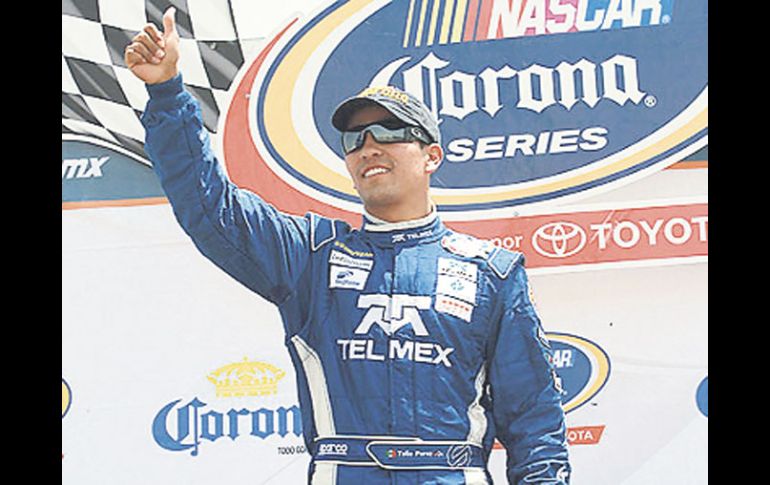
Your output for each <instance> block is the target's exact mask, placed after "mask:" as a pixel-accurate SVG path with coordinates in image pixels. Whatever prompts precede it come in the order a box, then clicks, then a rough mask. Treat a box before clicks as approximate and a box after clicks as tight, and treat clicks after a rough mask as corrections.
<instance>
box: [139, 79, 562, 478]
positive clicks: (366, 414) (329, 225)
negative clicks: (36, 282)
mask: <svg viewBox="0 0 770 485" xmlns="http://www.w3.org/2000/svg"><path fill="white" fill-rule="evenodd" d="M147 90H148V92H149V94H150V101H149V102H148V105H147V109H146V111H145V113H144V115H143V118H142V123H143V124H144V126H145V128H146V151H147V153H148V155H149V156H150V158H151V160H152V161H153V164H154V167H155V170H156V172H157V174H158V176H159V178H160V181H161V184H162V186H163V189H164V190H165V192H166V194H167V196H168V199H169V201H170V202H171V205H172V207H173V211H174V214H175V217H176V218H177V220H178V222H179V223H180V225H181V226H182V228H183V229H184V231H185V232H186V233H187V234H188V235H189V236H190V237H191V238H192V240H193V242H194V243H195V245H196V246H197V248H198V249H199V250H200V251H201V252H202V253H203V254H204V255H205V256H206V257H207V258H208V259H210V260H211V261H212V262H213V263H214V264H216V265H217V266H218V267H220V268H221V269H222V270H224V271H225V272H227V273H228V274H229V275H231V276H232V277H233V278H235V279H236V280H237V281H239V282H240V283H242V284H243V285H245V286H246V287H248V288H249V289H251V290H253V291H254V292H256V293H257V294H259V295H260V296H262V297H263V298H266V299H267V300H269V301H271V302H273V303H274V304H275V305H277V306H278V309H279V310H280V314H281V317H282V319H283V325H284V329H285V333H286V340H285V343H286V346H287V348H288V351H289V354H290V355H291V359H292V362H293V364H294V367H295V370H296V376H297V390H298V396H299V402H300V408H301V409H302V424H303V430H304V439H305V443H306V445H307V448H308V450H309V451H310V453H311V454H312V456H313V459H312V460H311V463H310V469H309V478H308V480H309V483H313V484H316V483H318V484H359V483H366V484H367V485H378V484H389V485H392V484H465V483H467V484H484V483H491V482H492V479H491V476H490V474H489V472H488V470H487V468H486V463H487V460H488V458H489V455H490V452H491V450H492V445H493V441H494V438H495V437H497V438H498V439H499V440H500V442H502V444H503V445H504V446H505V448H506V450H507V475H508V479H509V481H510V483H513V484H530V483H541V484H545V483H548V484H566V483H569V473H570V465H569V461H568V455H567V447H566V440H565V431H566V428H565V421H564V413H563V410H562V407H561V400H560V392H561V390H560V387H559V384H558V379H557V377H556V374H555V373H554V370H553V366H552V364H551V355H552V354H551V349H550V347H549V344H548V341H547V340H546V338H545V335H544V333H543V330H542V327H541V324H540V320H539V318H538V316H537V314H536V312H535V309H534V307H533V305H532V302H531V300H530V297H529V291H528V283H527V276H526V273H525V270H524V266H523V258H522V256H521V254H520V253H515V252H510V251H506V250H504V249H501V248H498V247H495V246H493V245H491V244H490V243H488V242H486V241H482V240H479V239H475V238H473V237H470V236H466V235H463V234H459V233H455V232H453V231H451V230H449V229H448V228H446V227H445V226H444V225H443V223H442V222H441V220H440V219H439V218H438V217H437V215H436V213H435V211H434V212H433V213H432V214H431V215H429V216H427V217H425V218H423V219H420V220H415V221H408V222H403V223H385V222H384V221H377V220H376V219H374V218H373V217H370V216H367V215H365V216H364V221H363V224H362V227H361V228H360V229H356V228H353V227H351V226H350V225H348V224H347V223H345V222H342V221H337V220H331V219H328V218H325V217H321V216H318V215H315V214H312V213H311V214H308V215H306V216H304V217H299V216H292V215H287V214H283V213H281V212H279V211H277V210H276V209H275V208H274V207H272V206H271V205H269V204H267V203H266V202H264V201H263V200H262V199H260V198H259V197H258V196H257V195H255V194H254V193H252V192H250V191H248V190H244V189H240V188H238V187H236V186H235V185H234V184H233V183H231V182H230V181H229V180H228V178H227V177H226V175H225V173H224V171H223V169H222V167H221V166H220V165H219V163H218V161H217V160H216V158H215V156H214V153H213V151H212V150H211V148H210V146H209V140H208V134H207V132H206V130H205V129H204V127H203V123H202V120H201V115H200V108H199V106H198V104H197V102H196V101H195V99H194V98H193V97H192V96H191V95H190V94H189V93H188V92H187V91H186V90H184V87H183V84H182V80H181V76H177V77H175V78H174V79H171V80H169V81H166V82H164V83H161V84H157V85H149V86H147Z"/></svg>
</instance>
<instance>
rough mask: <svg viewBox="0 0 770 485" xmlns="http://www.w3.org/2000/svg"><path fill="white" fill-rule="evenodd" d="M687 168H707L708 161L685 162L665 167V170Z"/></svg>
mask: <svg viewBox="0 0 770 485" xmlns="http://www.w3.org/2000/svg"><path fill="white" fill-rule="evenodd" d="M688 168H709V161H708V160H685V161H683V162H677V163H675V164H673V165H671V166H668V167H666V170H682V169H688Z"/></svg>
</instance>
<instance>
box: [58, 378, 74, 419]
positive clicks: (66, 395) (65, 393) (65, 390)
mask: <svg viewBox="0 0 770 485" xmlns="http://www.w3.org/2000/svg"><path fill="white" fill-rule="evenodd" d="M71 404H72V391H71V390H70V385H69V384H67V381H65V380H64V378H63V377H62V380H61V417H62V418H63V417H64V416H65V415H66V414H67V411H69V410H70V405H71Z"/></svg>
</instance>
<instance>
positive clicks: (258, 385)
mask: <svg viewBox="0 0 770 485" xmlns="http://www.w3.org/2000/svg"><path fill="white" fill-rule="evenodd" d="M285 375H286V373H285V372H284V371H283V370H281V369H279V368H277V367H275V366H274V365H271V364H266V363H264V362H252V361H249V359H248V357H244V358H243V362H237V363H235V364H228V365H225V366H223V367H220V368H219V369H217V370H215V371H214V372H212V373H211V374H209V375H208V376H207V379H208V380H209V381H210V382H211V383H213V384H214V385H215V386H216V389H217V397H239V396H266V395H270V394H276V393H277V392H278V381H280V380H281V379H283V377H284V376H285Z"/></svg>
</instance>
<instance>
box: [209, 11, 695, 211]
mask: <svg viewBox="0 0 770 485" xmlns="http://www.w3.org/2000/svg"><path fill="white" fill-rule="evenodd" d="M673 6H674V2H673V1H670V0H660V1H658V0H647V1H637V2H620V1H615V0H571V1H567V0H564V1H559V2H554V1H549V0H526V1H525V0H513V2H511V1H509V0H504V1H498V0H465V1H459V0H455V1H450V0H442V1H439V0H436V1H434V2H428V1H427V0H411V1H409V2H407V1H401V2H390V1H387V0H374V1H367V0H350V1H347V2H334V3H331V4H329V5H328V6H324V7H322V8H320V9H319V10H318V11H316V13H314V14H313V15H310V16H309V17H308V18H306V19H303V20H302V21H300V20H298V19H295V20H293V21H292V22H290V23H289V24H288V25H287V26H286V27H285V28H284V29H283V30H282V31H281V32H279V33H278V34H277V35H276V37H275V38H274V39H272V40H271V41H270V42H269V43H267V45H266V47H265V48H264V50H263V51H262V52H261V53H260V54H259V55H258V56H257V57H256V58H255V59H254V60H253V61H252V62H251V63H246V64H244V70H243V71H242V72H241V73H240V74H239V78H238V80H237V81H236V83H234V86H236V88H235V90H234V92H233V97H232V101H231V104H230V107H229V110H228V113H227V115H226V117H225V119H224V130H223V131H224V133H225V135H224V139H223V153H224V158H225V163H226V165H227V168H228V173H229V174H230V175H231V178H232V179H233V181H234V182H235V183H237V184H238V185H240V186H242V187H246V188H249V189H251V190H253V191H255V192H257V193H259V194H260V195H261V196H263V198H265V199H266V200H268V201H270V202H271V203H273V204H274V205H276V206H278V208H279V209H282V210H285V211H288V212H292V213H304V212H305V211H307V210H313V211H317V212H320V213H322V214H324V215H327V216H331V217H338V218H342V219H344V220H348V221H353V222H356V223H357V222H358V220H359V217H358V214H360V213H361V210H362V209H361V206H360V201H359V199H358V196H357V194H356V192H355V189H354V187H353V185H352V182H351V181H350V179H349V177H348V175H347V173H346V171H345V167H344V164H343V163H342V162H341V159H342V153H341V149H340V147H339V133H338V132H336V130H334V128H333V127H332V126H331V123H330V116H331V113H332V112H333V110H334V108H335V107H336V106H337V105H338V103H339V102H340V101H342V100H343V99H345V98H347V97H349V96H351V95H353V94H355V93H358V92H360V91H361V90H362V89H365V88H366V87H370V86H375V85H385V84H388V85H395V86H398V87H400V88H403V89H405V90H407V91H409V92H411V93H412V94H414V95H415V96H417V97H419V98H421V99H422V100H423V101H424V102H425V103H426V104H427V105H428V106H429V107H430V109H431V110H433V112H434V113H435V114H436V115H437V117H438V118H439V119H440V121H441V130H442V135H443V136H442V137H443V140H444V150H445V153H446V163H443V164H442V166H441V168H440V169H439V171H438V173H437V174H436V175H437V176H436V177H434V182H433V183H434V187H433V199H434V201H435V202H436V203H437V205H438V208H439V210H440V211H442V212H443V213H445V214H447V213H450V214H451V217H450V218H451V219H453V220H465V219H468V218H470V217H475V218H478V217H479V216H480V215H483V214H480V212H481V213H484V214H489V215H490V216H495V215H499V214H502V213H503V211H504V210H505V208H510V207H512V206H519V205H524V204H533V203H539V202H543V201H548V200H551V199H554V198H557V197H568V196H573V197H574V196H584V195H588V194H589V193H591V192H593V191H596V190H604V189H606V188H609V187H612V186H613V185H615V184H619V183H622V182H623V181H624V179H625V178H627V177H631V176H642V175H646V174H648V173H651V172H654V171H656V170H660V169H662V168H664V167H666V166H668V165H670V164H672V163H675V162H677V161H679V160H681V159H682V158H683V157H685V156H686V155H688V154H690V153H692V152H694V151H695V150H697V149H699V148H702V147H703V146H705V145H706V144H707V142H708V139H707V136H708V72H707V67H708V63H707V52H706V49H705V39H706V38H707V34H708V32H707V18H708V11H707V6H706V5H705V4H704V3H703V2H699V1H697V0H676V7H677V8H676V15H673V13H674V8H673ZM631 27H633V28H631ZM394 33H396V35H393V34H394ZM693 39H703V42H702V43H699V42H693ZM482 41H483V42H482ZM629 120H632V121H631V122H630V121H629ZM471 211H473V215H472V216H471V215H470V212H471ZM450 218H448V219H447V220H449V219H450Z"/></svg>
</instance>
